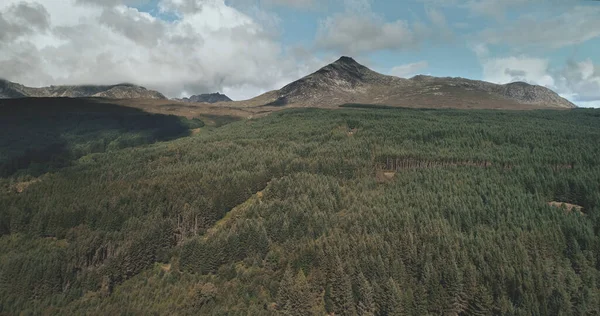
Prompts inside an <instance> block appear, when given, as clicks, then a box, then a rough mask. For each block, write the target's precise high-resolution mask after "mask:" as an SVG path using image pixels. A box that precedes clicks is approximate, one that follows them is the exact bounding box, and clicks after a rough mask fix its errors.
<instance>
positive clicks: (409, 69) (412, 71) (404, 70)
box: [390, 61, 429, 78]
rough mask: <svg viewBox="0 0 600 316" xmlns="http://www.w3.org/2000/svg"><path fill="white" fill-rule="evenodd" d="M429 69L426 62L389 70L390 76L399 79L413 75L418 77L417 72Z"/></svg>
mask: <svg viewBox="0 0 600 316" xmlns="http://www.w3.org/2000/svg"><path fill="white" fill-rule="evenodd" d="M427 67H429V63H427V61H420V62H416V63H411V64H405V65H400V66H396V67H394V68H392V69H391V70H390V75H392V76H397V77H401V78H410V77H412V76H414V75H418V74H419V71H421V70H423V69H425V68H427Z"/></svg>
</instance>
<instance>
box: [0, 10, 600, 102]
mask: <svg viewBox="0 0 600 316" xmlns="http://www.w3.org/2000/svg"><path fill="white" fill-rule="evenodd" d="M0 13H2V15H1V16H0V25H5V26H7V27H5V29H7V30H8V31H7V32H5V33H4V35H0V44H7V45H0V66H2V67H0V69H2V70H1V71H2V72H3V73H0V77H6V78H7V79H9V80H13V81H18V82H21V83H24V84H29V85H34V86H36V85H37V86H40V85H46V84H70V83H82V82H85V83H114V82H122V81H129V82H134V83H138V84H142V85H145V86H147V87H149V88H153V89H157V90H159V91H162V92H164V93H165V94H167V95H168V96H171V97H181V96H186V95H190V94H197V93H206V92H215V91H219V92H224V93H226V94H228V95H230V96H231V97H232V98H234V99H245V98H250V97H253V96H255V95H258V94H260V93H263V92H266V91H268V90H272V89H277V88H280V87H281V86H283V85H284V84H286V83H289V82H290V81H292V80H295V79H297V78H299V77H301V76H303V75H306V74H308V73H310V72H313V71H315V70H317V69H318V68H320V67H322V66H324V65H326V64H327V63H330V62H332V61H334V60H336V59H337V58H339V56H341V55H346V56H352V57H354V58H355V59H356V60H357V61H359V62H361V63H363V64H365V65H367V66H369V67H371V68H372V69H374V70H376V71H379V72H382V73H386V74H392V75H397V76H401V77H411V76H413V75H416V74H429V75H434V76H453V77H466V78H472V79H481V80H486V81H492V82H496V83H508V82H511V81H527V82H529V83H533V84H539V85H543V86H546V87H548V88H551V89H553V90H555V91H557V92H558V93H559V94H561V95H563V96H565V97H567V98H568V99H570V100H571V101H573V102H575V103H576V104H578V105H580V106H600V1H591V0H590V1H584V0H582V1H577V0H502V1H498V0H404V1H398V0H396V1H383V0H381V1H378V0H325V1H317V0H126V1H119V0H64V1H60V2H59V1H58V0H28V1H27V2H22V1H21V0H4V1H2V3H1V4H0ZM2 23H4V24H2ZM74 51H75V52H74ZM23 68H27V69H29V70H30V71H28V72H24V71H23ZM32 69H33V71H31V70H32Z"/></svg>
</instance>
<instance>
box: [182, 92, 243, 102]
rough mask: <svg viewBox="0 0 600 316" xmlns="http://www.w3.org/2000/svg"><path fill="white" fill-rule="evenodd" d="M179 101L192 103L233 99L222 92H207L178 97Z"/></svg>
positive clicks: (229, 100)
mask: <svg viewBox="0 0 600 316" xmlns="http://www.w3.org/2000/svg"><path fill="white" fill-rule="evenodd" d="M176 100H177V101H182V102H192V103H217V102H231V101H232V100H231V99H230V98H229V97H228V96H226V95H224V94H221V93H218V92H217V93H206V94H197V95H193V96H191V97H189V98H183V99H176Z"/></svg>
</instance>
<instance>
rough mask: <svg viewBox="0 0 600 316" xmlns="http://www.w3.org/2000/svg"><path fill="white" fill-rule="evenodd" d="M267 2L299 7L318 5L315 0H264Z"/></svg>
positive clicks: (305, 7)
mask: <svg viewBox="0 0 600 316" xmlns="http://www.w3.org/2000/svg"><path fill="white" fill-rule="evenodd" d="M264 2H265V3H266V4H272V5H280V6H288V7H292V8H298V9H308V8H313V7H314V6H315V5H316V2H315V0H264Z"/></svg>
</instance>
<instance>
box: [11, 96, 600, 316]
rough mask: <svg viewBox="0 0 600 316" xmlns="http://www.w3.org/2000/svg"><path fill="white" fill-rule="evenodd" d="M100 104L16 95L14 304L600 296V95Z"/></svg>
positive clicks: (492, 309) (485, 306)
mask: <svg viewBox="0 0 600 316" xmlns="http://www.w3.org/2000/svg"><path fill="white" fill-rule="evenodd" d="M71 106H77V105H71ZM90 106H91V108H90V112H92V113H88V115H87V116H86V115H84V114H74V113H72V112H73V111H72V110H73V109H72V108H71V109H70V110H69V109H68V108H65V109H62V110H60V111H59V110H52V111H50V110H49V111H48V112H51V113H56V115H50V113H47V112H44V111H43V110H40V111H41V112H39V111H38V110H36V111H25V110H16V109H6V108H2V111H9V112H10V111H15V113H13V114H11V115H12V119H7V117H9V116H10V115H8V114H7V115H3V116H2V122H1V124H2V126H10V133H8V132H3V133H2V135H0V139H1V140H0V146H1V147H0V148H1V152H2V154H1V155H0V163H1V164H2V174H0V176H1V178H0V315H15V314H21V315H38V314H44V315H325V314H329V315H382V316H383V315H599V314H600V142H599V141H598V140H599V139H600V111H599V110H592V109H576V110H570V111H552V110H537V111H492V110H487V111H485V110H449V109H448V110H446V109H435V110H434V109H402V108H386V107H369V106H361V105H351V106H348V107H346V108H343V109H337V110H325V109H286V110H282V111H278V112H274V113H271V114H269V115H268V116H265V117H261V118H253V119H243V120H239V121H235V122H230V123H229V124H226V125H223V126H220V127H218V128H211V129H207V128H206V127H203V125H204V123H202V120H201V119H196V120H188V119H182V118H178V117H173V116H159V115H151V114H147V113H144V112H138V111H137V110H131V109H129V110H123V109H120V110H119V111H124V112H123V113H116V114H115V113H114V111H116V110H115V109H113V110H109V109H108V108H98V107H97V106H94V105H90ZM103 106H104V105H103ZM0 108H1V107H0ZM105 109H106V112H104V110H105ZM78 111H79V109H77V112H78ZM11 113H12V112H11ZM26 116H28V117H27V118H23V119H22V120H23V121H22V122H24V121H25V120H26V121H27V122H31V123H30V124H29V123H28V124H27V125H26V124H25V123H18V120H17V119H15V118H16V117H26ZM84 116H85V117H86V118H81V117H84ZM196 128H200V129H201V130H202V131H201V132H200V133H190V132H189V130H190V129H196ZM6 131H9V129H6ZM44 137H49V138H52V139H51V140H49V139H47V138H44ZM55 143H56V144H60V146H61V148H62V149H61V151H57V152H60V154H59V155H57V156H53V155H48V151H49V152H51V153H54V152H55V151H54V150H53V149H48V148H49V147H48V146H49V145H52V144H55ZM32 152H34V153H36V154H37V155H39V156H40V157H46V158H43V159H42V158H35V159H34V158H30V156H31V153H32ZM48 157H59V158H48ZM65 157H66V158H65ZM552 202H555V203H552ZM567 203H568V204H567ZM569 205H575V206H577V207H576V208H574V207H573V208H572V207H569Z"/></svg>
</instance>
